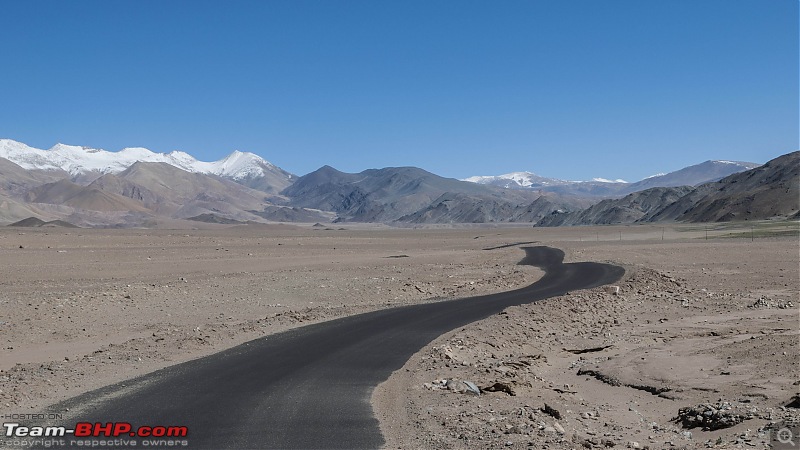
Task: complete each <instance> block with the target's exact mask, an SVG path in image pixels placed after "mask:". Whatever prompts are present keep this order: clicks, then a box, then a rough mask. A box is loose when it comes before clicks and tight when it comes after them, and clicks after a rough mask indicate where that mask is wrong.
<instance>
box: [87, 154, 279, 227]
mask: <svg viewBox="0 0 800 450" xmlns="http://www.w3.org/2000/svg"><path fill="white" fill-rule="evenodd" d="M89 187H94V188H97V189H102V190H104V191H107V192H113V193H114V194H118V195H121V196H126V197H128V198H131V199H136V200H138V201H141V202H142V203H143V204H144V205H145V206H147V207H148V208H149V209H150V210H152V211H154V212H156V213H158V214H162V215H168V216H170V217H174V218H187V217H194V216H198V215H201V214H205V213H216V214H218V215H219V214H221V215H227V217H229V218H233V219H239V220H253V219H257V217H255V216H253V215H251V214H249V213H247V212H246V211H248V210H261V209H263V208H264V207H266V206H268V205H269V202H267V201H266V199H265V194H264V192H261V191H257V190H255V189H250V188H248V187H245V186H242V185H240V184H237V183H234V182H232V181H228V180H226V179H223V178H217V177H213V176H208V175H204V174H201V173H192V172H187V171H185V170H181V169H179V168H177V167H174V166H172V165H170V164H165V163H153V162H137V163H134V164H133V165H132V166H131V167H129V168H128V169H126V170H124V171H123V172H120V173H119V174H116V175H114V174H108V175H103V176H102V177H100V178H98V179H97V180H95V181H94V182H93V183H92V184H90V185H89Z"/></svg>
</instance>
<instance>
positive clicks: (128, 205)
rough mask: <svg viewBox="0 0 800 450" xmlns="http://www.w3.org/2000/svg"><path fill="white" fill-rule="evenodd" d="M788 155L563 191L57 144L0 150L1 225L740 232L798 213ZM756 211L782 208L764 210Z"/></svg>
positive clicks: (406, 171)
mask: <svg viewBox="0 0 800 450" xmlns="http://www.w3.org/2000/svg"><path fill="white" fill-rule="evenodd" d="M796 153H797V152H795V153H792V154H789V155H784V157H781V158H784V159H785V160H782V159H781V158H778V159H776V160H773V161H770V162H769V163H767V164H765V165H764V166H760V167H759V165H758V164H753V163H740V162H728V161H707V162H704V163H701V164H698V165H695V166H690V167H687V168H684V169H681V170H678V171H675V172H672V173H668V174H663V175H658V176H654V177H650V178H646V179H644V180H641V181H639V182H636V183H625V182H622V181H621V180H617V181H609V180H593V181H587V182H573V181H564V180H557V179H553V178H546V177H541V176H538V175H534V174H531V173H528V172H518V173H513V174H508V175H501V176H498V177H472V178H469V179H467V180H456V179H452V178H445V177H441V176H438V175H436V174H433V173H430V172H427V171H425V170H423V169H420V168H416V167H388V168H382V169H370V170H365V171H363V172H360V173H345V172H341V171H338V170H336V169H334V168H333V167H330V166H323V167H321V168H320V169H318V170H316V171H314V172H311V173H309V174H307V175H304V176H301V177H297V176H295V175H293V174H291V173H289V172H287V171H285V170H283V169H281V168H279V167H277V166H275V165H274V164H271V163H270V162H268V161H266V160H265V159H263V158H261V157H260V156H258V155H255V154H253V153H245V152H239V151H235V152H233V153H231V154H230V155H228V156H227V157H225V158H223V159H221V160H219V161H214V162H204V161H199V160H197V159H196V158H194V157H193V156H191V155H189V154H187V153H184V152H178V151H175V152H171V153H155V152H152V151H150V150H147V149H144V148H126V149H123V150H120V151H118V152H109V151H105V150H100V149H93V148H86V147H78V146H69V145H63V144H58V145H56V146H54V147H53V148H51V149H48V150H41V149H36V148H33V147H30V146H27V145H25V144H23V143H20V142H16V141H12V140H7V139H2V140H0V223H14V222H17V221H20V220H23V219H27V221H23V222H22V224H30V225H36V224H40V225H41V224H42V223H45V224H47V225H44V226H55V225H53V224H56V225H57V224H62V223H73V224H76V225H79V226H94V227H97V226H100V227H158V226H165V227H172V226H201V225H200V224H201V223H211V224H240V223H249V222H264V221H280V222H381V223H395V224H402V223H407V224H425V223H491V222H521V223H530V224H537V225H539V226H548V225H579V224H600V223H629V222H634V221H650V220H683V221H699V220H745V219H751V218H752V219H754V218H761V217H766V216H770V217H771V216H776V215H778V216H782V215H791V214H796V209H797V208H794V206H796V203H797V202H796V201H795V202H794V203H792V201H784V200H782V199H783V198H784V197H786V198H794V200H797V198H796V197H797V195H794V197H792V195H791V194H792V193H793V192H795V191H796V190H797V183H796V180H795V181H792V179H791V176H792V174H794V176H795V177H796V168H795V170H794V171H793V170H792V169H791V164H792V163H795V164H796V163H797V161H796ZM792 155H795V156H792ZM787 162H788V164H789V166H788V168H787V166H786V164H787ZM776 167H778V168H779V169H776ZM732 174H733V175H732ZM736 174H738V175H741V176H745V177H749V178H741V179H740V178H736V176H737V175H736ZM746 174H749V175H746ZM732 177H733V178H732ZM787 177H788V178H787ZM715 183H722V184H715ZM792 183H794V184H792ZM729 185H730V186H729ZM733 185H737V186H733ZM767 188H769V189H767ZM772 188H774V189H772ZM792 189H794V191H792ZM751 194H752V195H751ZM729 197H730V198H729ZM734 197H735V198H734ZM751 197H752V198H751ZM725 199H727V200H725ZM765 202H767V203H770V204H779V205H781V206H780V207H767V206H763V205H762V203H765ZM793 205H794V206H793ZM696 208H702V210H699V209H696ZM792 208H794V210H792ZM792 211H794V212H792ZM31 217H34V218H36V220H32V219H29V218H31ZM191 224H195V225H191Z"/></svg>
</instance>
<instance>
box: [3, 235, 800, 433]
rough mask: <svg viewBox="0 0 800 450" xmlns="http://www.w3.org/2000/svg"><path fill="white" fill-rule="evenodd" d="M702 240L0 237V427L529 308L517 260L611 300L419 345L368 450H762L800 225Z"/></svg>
mask: <svg viewBox="0 0 800 450" xmlns="http://www.w3.org/2000/svg"><path fill="white" fill-rule="evenodd" d="M706 228H707V227H704V226H702V225H701V226H697V225H693V226H688V225H675V226H667V227H662V226H620V227H575V228H558V229H553V228H547V229H546V228H530V227H526V228H522V227H476V228H472V227H463V228H450V227H442V228H434V227H429V228H423V229H395V228H389V227H382V226H366V225H358V226H357V225H350V224H345V225H342V226H339V225H330V226H312V225H298V226H295V225H265V226H234V227H227V226H219V227H214V226H208V229H205V230H92V229H62V228H39V229H27V228H2V229H0V261H1V262H2V263H1V264H0V287H1V289H0V343H1V344H2V345H1V346H0V413H2V414H8V413H11V414H14V413H19V414H24V413H31V412H35V411H37V410H40V409H41V408H43V407H45V406H48V405H51V404H53V403H56V402H58V401H60V400H63V399H65V398H69V397H72V396H74V395H77V394H79V393H82V392H86V391H88V390H91V389H94V388H98V387H101V386H105V385H108V384H111V383H113V382H116V381H120V380H124V379H128V378H131V377H134V376H137V375H141V374H144V373H147V372H150V371H153V370H156V369H159V368H162V367H165V366H168V365H171V364H175V363H178V362H181V361H186V360H189V359H193V358H197V357H200V356H203V355H207V354H211V353H214V352H217V351H219V350H222V349H225V348H229V347H232V346H234V345H236V344H239V343H242V342H245V341H247V340H250V339H254V338H257V337H260V336H263V335H266V334H270V333H275V332H279V331H281V330H285V329H288V328H291V327H297V326H303V325H306V324H310V323H314V322H318V321H323V320H327V319H331V318H334V317H340V316H344V315H351V314H358V313H361V312H366V311H370V310H375V309H379V308H388V307H392V306H397V305H404V304H414V303H422V302H433V301H443V300H447V299H452V298H459V297H465V296H472V295H477V294H483V293H490V292H499V291H506V290H511V289H515V288H518V287H522V286H526V285H528V284H530V283H533V282H535V281H536V280H537V279H538V278H539V277H540V276H541V274H542V272H541V271H540V270H538V269H536V268H533V267H526V266H518V265H517V262H518V261H519V260H520V259H522V256H523V255H524V253H523V252H522V251H521V250H520V249H519V247H520V246H521V245H549V246H553V247H557V248H561V249H562V250H564V251H565V252H566V259H565V261H566V262H576V261H601V262H610V263H614V264H617V265H621V266H623V267H625V269H626V276H625V278H624V279H623V280H621V281H620V282H619V283H618V287H619V292H616V293H614V292H612V291H613V289H611V290H609V289H607V288H597V289H593V290H591V291H582V292H573V293H570V294H569V295H565V296H563V297H559V298H552V299H548V300H546V301H542V302H538V303H535V304H531V305H526V306H520V307H514V308H509V309H508V310H506V311H504V312H503V313H501V314H499V315H497V316H493V317H490V318H487V319H485V320H483V321H480V322H476V323H474V324H471V325H469V326H466V327H464V328H461V329H458V330H454V331H453V332H451V333H448V334H446V335H444V336H442V337H440V338H439V339H437V340H436V341H434V342H432V343H431V344H430V345H429V346H427V347H426V348H424V349H422V350H421V351H420V352H419V353H418V354H417V355H415V356H414V357H413V358H412V359H411V360H409V361H408V363H407V364H406V366H405V367H404V368H403V369H401V370H399V371H397V372H395V373H394V374H393V375H392V376H391V377H390V378H389V380H387V381H386V382H385V383H383V384H382V385H380V386H379V387H378V389H376V391H375V393H374V394H373V398H372V401H373V405H374V407H375V411H376V415H377V416H378V417H379V419H380V420H381V426H382V430H383V432H384V435H385V437H386V439H387V445H386V446H387V448H493V447H503V448H509V447H510V448H523V447H525V448H528V447H531V448H592V447H596V448H600V447H604V446H605V447H611V446H614V447H619V448H624V447H632V448H636V447H640V448H644V447H649V448H654V449H655V448H668V447H678V448H680V447H686V448H696V447H699V448H705V447H719V448H735V447H741V448H760V447H764V446H766V445H767V444H766V443H767V439H768V437H767V436H768V431H769V429H770V427H774V426H775V425H776V424H778V423H780V422H781V421H787V420H788V421H791V420H794V421H797V420H798V417H799V416H798V414H797V411H798V410H797V409H796V408H793V407H787V405H790V404H791V402H792V400H793V397H794V396H796V395H797V393H798V389H799V388H800V386H798V385H799V384H800V375H799V374H800V372H799V371H798V363H799V362H800V355H799V354H798V348H799V347H800V346H798V338H799V336H798V329H799V328H800V314H798V289H799V288H800V272H799V270H800V244H798V237H797V224H796V223H789V224H782V225H780V226H779V227H777V226H776V227H773V228H776V229H778V228H780V229H778V233H756V232H752V234H751V232H749V231H750V228H749V227H748V228H747V229H746V230H744V231H745V232H742V233H739V232H738V231H736V230H731V229H727V228H726V227H716V228H715V227H712V228H711V229H710V232H708V239H706V238H705V237H706V233H707V230H706ZM773 234H777V236H773ZM781 234H782V235H783V236H781ZM460 380H465V381H471V382H473V383H475V384H477V385H478V386H480V387H481V388H489V389H493V390H495V392H489V391H486V390H485V392H483V393H482V394H481V395H479V396H478V395H474V394H470V393H463V392H459V389H458V386H459V383H458V381H460ZM447 381H450V383H447ZM448 384H449V388H448V387H446V385H448ZM512 394H513V395H512ZM545 405H546V406H545ZM681 408H690V409H684V410H683V411H682V412H681ZM676 419H677V420H676ZM712 428H717V429H712ZM704 429H707V430H705V431H704Z"/></svg>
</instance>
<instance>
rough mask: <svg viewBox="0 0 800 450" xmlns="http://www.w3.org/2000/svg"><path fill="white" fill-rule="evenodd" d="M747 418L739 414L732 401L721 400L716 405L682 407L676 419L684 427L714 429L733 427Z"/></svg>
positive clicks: (705, 404)
mask: <svg viewBox="0 0 800 450" xmlns="http://www.w3.org/2000/svg"><path fill="white" fill-rule="evenodd" d="M745 418H746V417H744V416H743V415H741V414H737V413H736V412H735V411H734V410H733V408H732V406H731V404H730V403H728V402H721V403H717V404H714V405H712V404H709V403H703V404H700V405H697V406H688V407H686V408H681V409H679V410H678V417H676V418H675V419H674V421H675V422H680V424H681V425H682V426H683V427H684V428H689V429H691V428H697V427H700V428H702V429H703V431H713V430H719V429H722V428H729V427H732V426H734V425H736V424H738V423H741V422H742V421H744V420H745Z"/></svg>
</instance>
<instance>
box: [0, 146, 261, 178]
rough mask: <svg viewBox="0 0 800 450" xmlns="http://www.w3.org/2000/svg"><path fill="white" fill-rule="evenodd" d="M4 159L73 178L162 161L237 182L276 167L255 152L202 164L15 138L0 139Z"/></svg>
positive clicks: (178, 154) (181, 155)
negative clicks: (39, 145) (44, 145)
mask: <svg viewBox="0 0 800 450" xmlns="http://www.w3.org/2000/svg"><path fill="white" fill-rule="evenodd" d="M0 158H6V159H8V160H9V161H11V162H13V163H15V164H17V165H19V166H21V167H23V168H24V169H28V170H31V169H43V170H65V171H67V172H69V173H70V174H71V175H78V174H80V173H83V172H92V171H95V172H100V173H119V172H122V171H123V170H125V169H127V168H128V167H130V166H131V165H133V164H134V163H136V162H138V161H143V162H161V163H166V164H169V165H171V166H175V167H177V168H179V169H183V170H186V171H188V172H197V173H205V174H213V175H218V176H222V177H227V178H233V179H234V180H241V179H244V178H248V177H258V176H262V175H264V174H265V169H268V168H274V167H275V166H274V165H273V164H271V163H270V162H268V161H267V160H265V159H264V158H261V157H260V156H258V155H256V154H254V153H247V152H240V151H238V150H236V151H234V152H233V153H231V154H230V155H228V156H226V157H225V158H222V159H221V160H219V161H212V162H205V161H198V160H197V159H196V158H195V157H193V156H192V155H190V154H188V153H186V152H182V151H179V150H175V151H172V152H170V153H155V152H153V151H151V150H149V149H146V148H143V147H128V148H124V149H122V150H120V151H118V152H109V151H106V150H102V149H95V148H90V147H81V146H76V145H66V144H61V143H59V144H56V145H54V146H53V147H51V148H50V149H49V150H41V149H37V148H33V147H30V146H28V145H26V144H23V143H21V142H17V141H13V140H11V139H0Z"/></svg>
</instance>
